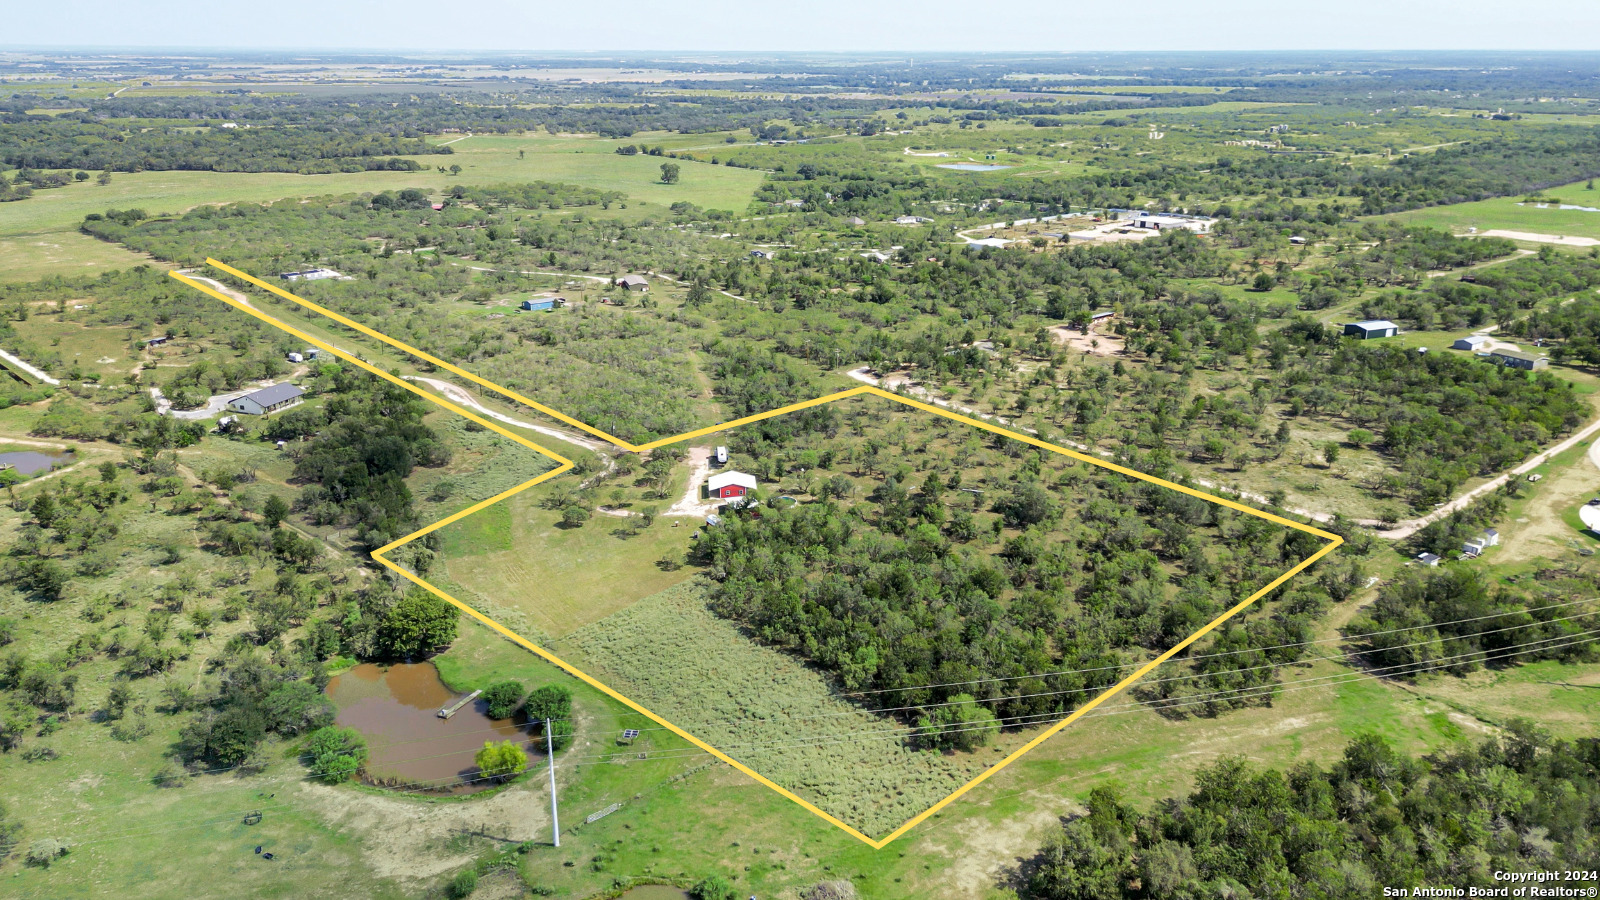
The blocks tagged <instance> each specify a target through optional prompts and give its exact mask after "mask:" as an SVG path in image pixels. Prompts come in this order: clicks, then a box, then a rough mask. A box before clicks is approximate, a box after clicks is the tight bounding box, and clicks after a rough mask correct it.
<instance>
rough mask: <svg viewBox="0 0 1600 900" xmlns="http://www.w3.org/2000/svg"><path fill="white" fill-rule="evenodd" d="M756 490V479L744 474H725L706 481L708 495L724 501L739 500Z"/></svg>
mask: <svg viewBox="0 0 1600 900" xmlns="http://www.w3.org/2000/svg"><path fill="white" fill-rule="evenodd" d="M755 489H756V477H755V476H754V475H746V474H745V473H743V472H723V473H721V474H718V475H713V476H711V477H710V478H709V479H707V480H706V494H707V495H709V496H712V497H716V498H719V499H722V500H737V499H739V498H741V497H747V496H749V495H750V494H751V493H752V492H753V491H755Z"/></svg>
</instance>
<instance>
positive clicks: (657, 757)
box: [81, 629, 1600, 843]
mask: <svg viewBox="0 0 1600 900" xmlns="http://www.w3.org/2000/svg"><path fill="white" fill-rule="evenodd" d="M1596 634H1600V629H1594V630H1592V631H1586V632H1581V633H1579V634H1577V635H1563V636H1561V637H1557V638H1545V639H1542V640H1539V641H1531V642H1527V643H1524V644H1513V645H1511V648H1524V649H1518V650H1512V649H1511V648H1505V652H1485V651H1474V652H1471V653H1464V654H1457V655H1455V656H1450V657H1443V658H1440V659H1438V660H1432V661H1429V663H1428V664H1416V663H1402V664H1397V665H1393V666H1385V667H1382V668H1379V669H1373V670H1369V671H1366V672H1344V673H1335V674H1333V675H1325V676H1319V677H1316V678H1307V679H1297V680H1293V681H1288V682H1280V683H1275V684H1268V685H1253V686H1249V687H1245V688H1235V689H1230V690H1222V691H1210V692H1205V693H1201V694H1193V695H1189V696H1187V697H1183V698H1180V699H1181V702H1178V703H1163V702H1162V701H1159V700H1158V701H1154V702H1150V701H1141V700H1129V701H1123V702H1119V703H1116V704H1111V705H1108V706H1106V707H1102V708H1100V709H1096V710H1092V711H1090V712H1088V713H1085V714H1084V715H1083V716H1082V718H1098V717H1101V716H1107V715H1122V714H1126V713H1131V712H1139V711H1141V710H1142V709H1150V710H1152V711H1158V712H1159V711H1161V710H1164V709H1180V708H1187V707H1191V706H1197V705H1204V704H1208V703H1212V702H1214V701H1215V700H1216V699H1217V698H1221V697H1229V699H1232V700H1239V699H1254V698H1256V697H1260V696H1267V695H1275V694H1278V693H1289V692H1293V691H1297V690H1310V689H1314V688H1317V687H1334V686H1338V685H1341V684H1347V683H1352V682H1355V681H1360V680H1363V679H1378V680H1382V679H1384V678H1387V677H1390V676H1389V675H1386V674H1382V673H1386V672H1390V671H1391V670H1396V669H1409V671H1407V672H1403V673H1398V674H1419V673H1422V672H1430V671H1437V670H1439V669H1446V668H1450V667H1452V666H1454V665H1458V664H1459V663H1460V661H1462V660H1468V659H1470V661H1473V662H1489V661H1494V660H1499V659H1508V658H1511V657H1516V656H1522V655H1526V654H1528V653H1537V652H1545V651H1549V650H1557V649H1562V648H1563V647H1567V646H1575V645H1580V644H1584V643H1588V642H1589V641H1588V640H1587V638H1588V637H1589V636H1591V635H1596ZM1541 644H1547V645H1552V646H1545V647H1539V645H1541ZM1536 647H1537V648H1538V649H1529V648H1536ZM1473 658H1475V659H1473ZM1333 661H1337V660H1333ZM1296 685H1298V686H1296ZM1230 695H1234V696H1230ZM1062 716H1063V714H1062V713H1061V712H1048V713H1035V714H1029V715H1021V716H1011V717H1003V718H1000V719H997V720H996V723H1007V724H1006V726H1005V727H1013V728H1015V727H1025V726H1028V725H1036V724H1044V723H1045V722H1050V721H1056V720H1059V719H1060V718H1062ZM991 727H993V726H992V725H989V724H986V723H985V724H978V725H970V726H966V727H961V728H946V729H940V730H939V731H938V732H936V733H937V734H940V735H945V734H960V733H965V732H970V731H981V730H988V729H989V728H991ZM906 737H908V735H907V734H906V731H905V729H892V730H876V731H869V732H857V733H852V734H846V735H839V734H825V735H821V736H820V738H819V737H816V736H813V737H811V738H803V739H798V740H794V739H791V740H785V741H768V742H754V743H746V744H736V745H729V746H726V747H720V748H718V749H719V750H720V751H721V752H723V753H726V754H729V755H732V754H731V751H733V750H752V749H783V748H785V747H789V746H837V745H841V744H849V743H862V742H867V741H879V740H894V741H902V740H905V739H906ZM532 742H533V739H532V738H530V739H528V740H527V741H523V742H520V743H523V744H530V743H532ZM447 755H454V754H439V756H447ZM709 755H711V754H710V753H708V752H707V751H705V750H701V749H698V748H687V747H685V748H674V749H671V750H665V751H661V752H660V753H655V754H649V753H645V754H639V755H637V756H634V757H633V758H629V755H628V754H625V753H624V754H617V753H615V752H614V751H613V752H610V753H605V754H599V755H591V756H570V755H569V756H566V757H562V758H560V759H559V761H558V762H557V763H556V767H557V768H560V767H562V766H568V765H571V766H574V767H581V766H582V765H584V764H586V763H585V761H586V760H596V761H599V762H603V763H606V764H628V763H634V762H658V761H671V760H678V759H689V758H694V757H697V756H709ZM430 758H436V757H418V758H417V759H430ZM401 761H406V760H399V761H397V762H401ZM588 764H593V763H588ZM321 774H324V773H321V772H306V773H297V774H295V775H284V776H279V777H277V778H275V779H271V780H255V781H252V782H250V784H249V785H248V786H250V787H259V786H260V785H262V784H270V783H276V782H281V781H300V780H304V779H306V778H309V777H316V776H318V775H321ZM493 777H498V776H481V777H479V778H469V779H454V780H451V781H449V782H448V783H441V784H440V785H439V786H441V787H449V786H461V785H468V784H473V783H476V782H479V781H484V780H487V779H489V778H493ZM419 785H420V786H419ZM432 789H434V788H433V787H431V786H428V785H426V784H425V783H417V782H413V783H412V786H411V787H408V788H391V789H389V790H390V791H391V792H394V793H402V794H417V793H422V792H424V791H427V790H432ZM122 802H123V803H127V802H132V801H122ZM106 805H107V804H97V805H96V806H97V807H103V806H106ZM118 805H121V804H118ZM287 806H292V804H278V805H275V806H267V807H253V808H252V809H275V808H285V807H287ZM233 817H236V816H229V817H226V818H233ZM199 824H205V823H199ZM213 824H215V823H213ZM179 827H180V828H186V827H194V826H179ZM150 833H160V832H159V831H158V832H150ZM128 836H138V835H132V834H130V835H128ZM114 839H120V838H107V839H106V840H114ZM96 842H97V841H88V842H81V843H96Z"/></svg>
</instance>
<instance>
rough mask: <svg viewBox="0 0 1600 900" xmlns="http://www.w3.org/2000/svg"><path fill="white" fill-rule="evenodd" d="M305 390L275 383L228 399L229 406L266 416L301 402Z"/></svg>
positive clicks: (234, 409) (250, 413) (253, 414)
mask: <svg viewBox="0 0 1600 900" xmlns="http://www.w3.org/2000/svg"><path fill="white" fill-rule="evenodd" d="M305 393H306V392H305V391H302V390H300V389H299V388H297V387H295V386H294V385H292V384H275V385H273V386H271V387H264V388H262V389H261V390H259V391H252V392H251V393H248V394H245V395H244V396H242V397H235V398H234V399H232V400H229V401H228V408H229V409H231V410H233V411H234V412H241V413H244V414H245V415H248V416H264V415H266V414H267V413H271V412H277V411H278V410H280V409H284V408H286V407H289V406H293V405H294V404H296V403H298V402H300V398H301V397H303V396H305Z"/></svg>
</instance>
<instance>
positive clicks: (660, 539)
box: [441, 475, 699, 637]
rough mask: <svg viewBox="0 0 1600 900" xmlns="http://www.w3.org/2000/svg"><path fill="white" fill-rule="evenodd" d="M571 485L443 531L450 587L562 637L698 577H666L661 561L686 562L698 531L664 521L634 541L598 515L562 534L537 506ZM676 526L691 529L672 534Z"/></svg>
mask: <svg viewBox="0 0 1600 900" xmlns="http://www.w3.org/2000/svg"><path fill="white" fill-rule="evenodd" d="M529 477H532V476H531V475H530V476H529ZM572 480H573V479H572V477H571V476H566V478H564V479H557V482H556V483H554V484H550V485H539V486H538V487H535V488H531V489H529V490H526V491H524V492H522V493H520V494H517V495H516V496H514V497H511V498H510V499H508V500H504V501H501V503H500V504H498V505H500V506H504V507H505V510H504V511H503V512H498V513H490V514H489V516H490V518H488V519H484V520H483V521H481V522H480V521H476V520H478V519H479V517H480V516H483V515H484V514H485V513H487V512H488V510H483V511H480V512H478V513H475V514H473V515H471V516H468V517H466V518H465V519H462V520H460V521H457V522H452V523H451V524H449V525H446V526H445V527H444V528H443V529H441V531H442V537H443V538H444V542H445V543H444V546H445V559H444V567H445V570H446V573H447V574H448V576H449V578H450V579H451V580H452V581H454V582H456V583H458V584H461V585H465V586H466V587H468V588H470V589H471V590H472V591H474V592H475V593H477V594H479V595H480V596H483V597H488V598H492V599H493V600H494V601H495V602H496V603H498V604H500V605H502V606H511V607H514V608H516V609H519V610H521V611H523V612H525V613H526V614H527V616H528V617H529V619H530V620H531V621H532V622H533V623H534V624H535V625H536V626H537V627H538V628H540V629H541V630H542V631H544V632H546V633H548V634H551V635H554V636H557V637H560V636H561V635H564V634H567V633H569V632H571V631H572V630H573V629H575V628H579V627H581V626H583V625H587V624H588V623H590V622H596V621H599V620H600V619H603V618H605V617H606V616H608V615H610V614H612V613H614V612H616V611H617V610H620V609H622V608H624V607H626V606H628V605H629V604H631V603H633V602H634V601H636V600H639V599H642V598H644V597H648V596H650V595H651V594H655V593H659V592H660V591H663V590H666V589H667V588H669V587H671V586H673V585H675V584H679V583H681V582H683V581H684V580H686V579H688V578H689V577H690V576H691V575H692V574H693V570H691V569H688V568H679V569H674V570H666V569H663V568H661V567H659V566H657V565H656V562H657V560H660V559H661V558H662V557H663V556H665V555H667V554H676V555H677V556H678V557H679V558H680V559H681V557H682V554H683V551H684V549H685V548H686V547H687V546H688V544H689V535H690V534H692V533H693V531H694V527H693V526H694V525H698V524H699V523H698V522H697V521H693V520H682V519H678V520H673V519H667V518H659V519H657V520H656V521H655V524H654V525H653V526H651V527H650V528H647V529H645V530H643V531H641V532H638V533H637V534H631V533H630V532H629V530H628V528H627V525H628V523H627V522H626V521H625V520H624V519H621V518H617V517H614V516H609V515H605V514H602V513H598V512H597V513H594V514H592V515H591V517H590V519H589V521H588V522H586V523H585V524H584V525H582V526H581V527H578V528H564V527H562V526H561V525H560V524H559V522H560V519H561V512H560V511H559V510H549V509H544V508H543V507H541V506H540V505H539V502H540V500H542V499H544V498H545V497H546V496H549V494H550V492H551V491H553V490H560V489H562V488H564V487H566V485H565V484H563V482H571V481H572ZM674 521H680V522H684V523H685V525H684V527H679V528H674V527H672V526H673V522H674Z"/></svg>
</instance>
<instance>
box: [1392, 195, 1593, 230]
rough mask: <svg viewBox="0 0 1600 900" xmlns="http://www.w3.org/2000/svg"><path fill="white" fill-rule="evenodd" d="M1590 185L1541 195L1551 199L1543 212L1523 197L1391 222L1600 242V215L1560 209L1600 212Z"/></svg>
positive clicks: (1411, 214)
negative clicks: (1525, 233) (1585, 238)
mask: <svg viewBox="0 0 1600 900" xmlns="http://www.w3.org/2000/svg"><path fill="white" fill-rule="evenodd" d="M1587 184H1588V182H1582V181H1580V182H1576V183H1574V184H1569V185H1564V186H1562V187H1558V188H1551V189H1549V190H1546V191H1543V192H1541V193H1540V197H1542V198H1547V199H1548V202H1545V201H1544V200H1541V201H1540V203H1543V205H1544V208H1542V209H1541V208H1540V204H1538V203H1525V202H1523V198H1521V197H1496V198H1494V199H1492V200H1479V201H1477V202H1475V203H1455V204H1451V205H1449V206H1431V207H1428V208H1426V209H1414V210H1409V211H1407V212H1402V213H1395V214H1393V215H1391V216H1389V217H1388V218H1390V219H1393V220H1395V221H1398V222H1405V223H1407V224H1411V225H1432V226H1434V227H1435V228H1447V229H1449V230H1451V231H1454V232H1456V233H1457V234H1465V233H1467V232H1468V230H1469V229H1472V228H1476V229H1478V231H1479V232H1480V233H1481V232H1484V231H1488V230H1490V229H1493V228H1499V229H1504V230H1507V231H1526V232H1532V233H1535V234H1555V235H1563V236H1566V237H1587V238H1596V239H1600V212H1589V211H1588V210H1584V209H1561V208H1560V207H1561V206H1563V205H1565V206H1579V207H1590V208H1592V209H1596V210H1600V188H1596V189H1594V190H1589V189H1588V188H1587Z"/></svg>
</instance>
